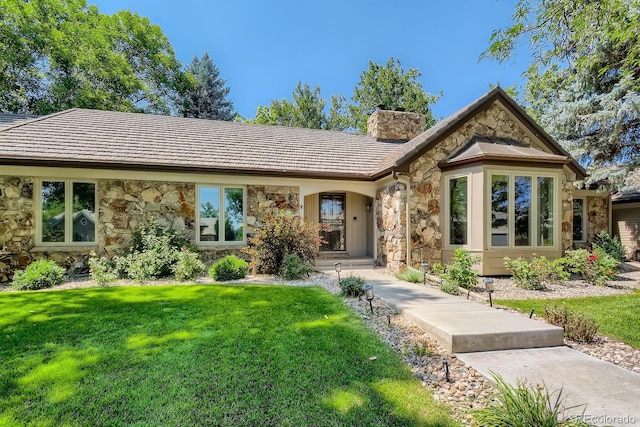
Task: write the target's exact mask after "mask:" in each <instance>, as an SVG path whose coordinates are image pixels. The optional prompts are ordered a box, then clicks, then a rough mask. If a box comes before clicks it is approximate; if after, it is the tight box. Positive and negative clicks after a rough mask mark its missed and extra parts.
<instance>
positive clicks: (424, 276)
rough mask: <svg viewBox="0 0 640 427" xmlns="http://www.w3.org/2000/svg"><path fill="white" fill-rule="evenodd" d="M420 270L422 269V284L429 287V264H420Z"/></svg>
mask: <svg viewBox="0 0 640 427" xmlns="http://www.w3.org/2000/svg"><path fill="white" fill-rule="evenodd" d="M420 268H422V284H423V285H424V286H426V285H427V271H429V263H428V262H422V263H420Z"/></svg>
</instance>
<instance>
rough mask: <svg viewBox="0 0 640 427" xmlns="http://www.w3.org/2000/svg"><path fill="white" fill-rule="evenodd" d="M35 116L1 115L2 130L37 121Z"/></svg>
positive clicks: (0, 126) (0, 124)
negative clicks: (29, 121) (33, 120)
mask: <svg viewBox="0 0 640 427" xmlns="http://www.w3.org/2000/svg"><path fill="white" fill-rule="evenodd" d="M36 117H39V116H36V115H33V114H13V113H0V129H2V128H5V127H9V126H13V125H16V124H19V123H23V122H26V121H28V120H31V119H35V118H36Z"/></svg>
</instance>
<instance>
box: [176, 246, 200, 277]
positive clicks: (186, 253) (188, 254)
mask: <svg viewBox="0 0 640 427" xmlns="http://www.w3.org/2000/svg"><path fill="white" fill-rule="evenodd" d="M171 270H172V271H173V274H174V275H175V276H176V280H178V281H180V282H185V281H187V280H193V279H194V278H195V277H196V276H197V275H198V273H201V272H203V271H204V270H205V267H204V264H203V263H202V261H200V257H199V256H198V253H197V252H192V251H190V250H188V249H184V250H182V251H180V252H178V256H177V259H176V262H175V264H173V265H172V266H171Z"/></svg>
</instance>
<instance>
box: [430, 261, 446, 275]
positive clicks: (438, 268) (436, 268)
mask: <svg viewBox="0 0 640 427" xmlns="http://www.w3.org/2000/svg"><path fill="white" fill-rule="evenodd" d="M432 271H433V274H435V275H436V276H441V275H442V274H443V273H444V265H443V264H442V263H440V262H436V263H434V264H433V267H432Z"/></svg>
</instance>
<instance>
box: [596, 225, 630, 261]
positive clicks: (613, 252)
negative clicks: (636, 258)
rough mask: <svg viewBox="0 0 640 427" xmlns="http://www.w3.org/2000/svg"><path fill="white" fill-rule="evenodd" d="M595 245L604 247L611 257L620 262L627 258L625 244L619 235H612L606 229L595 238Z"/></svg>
mask: <svg viewBox="0 0 640 427" xmlns="http://www.w3.org/2000/svg"><path fill="white" fill-rule="evenodd" d="M593 247H594V249H595V248H601V249H603V250H604V251H605V252H606V253H607V254H608V255H609V256H610V257H612V258H613V259H615V260H616V261H618V262H624V260H625V259H627V254H626V253H625V250H624V246H622V242H621V241H620V238H619V237H618V236H612V235H610V234H609V233H607V232H606V231H601V232H600V233H598V235H597V236H596V237H595V238H594V239H593Z"/></svg>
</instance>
